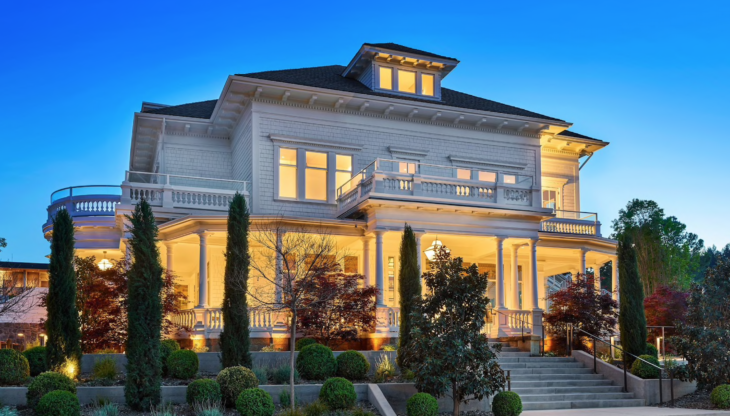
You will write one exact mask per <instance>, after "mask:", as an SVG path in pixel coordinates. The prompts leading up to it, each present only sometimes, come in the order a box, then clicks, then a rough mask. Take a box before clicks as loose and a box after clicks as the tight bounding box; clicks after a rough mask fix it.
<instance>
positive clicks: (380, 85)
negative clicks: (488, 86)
mask: <svg viewBox="0 0 730 416" xmlns="http://www.w3.org/2000/svg"><path fill="white" fill-rule="evenodd" d="M458 64H459V61H458V60H457V59H455V58H449V57H447V56H442V55H436V54H435V53H431V52H426V51H422V50H418V49H413V48H409V47H406V46H402V45H398V44H395V43H365V44H363V45H362V47H361V48H360V50H359V51H358V52H357V54H356V55H355V57H354V58H352V61H350V64H349V65H347V68H345V71H344V72H343V74H342V76H344V77H347V78H353V79H357V80H358V81H360V82H362V83H363V84H364V85H366V86H367V87H368V88H370V89H372V90H373V91H378V92H383V93H387V94H394V95H403V96H408V97H418V98H423V99H432V100H441V80H442V79H444V78H446V76H447V75H448V74H449V73H450V72H451V71H452V70H453V69H454V68H456V65H458Z"/></svg>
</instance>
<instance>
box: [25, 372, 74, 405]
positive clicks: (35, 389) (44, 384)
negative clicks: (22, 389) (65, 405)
mask: <svg viewBox="0 0 730 416" xmlns="http://www.w3.org/2000/svg"><path fill="white" fill-rule="evenodd" d="M55 390H63V391H67V392H69V393H73V394H76V384H75V383H74V382H73V380H71V379H70V378H68V377H66V376H65V375H63V374H61V373H54V372H52V371H47V372H45V373H41V374H39V375H38V377H36V378H34V379H33V381H31V383H30V385H29V386H28V392H27V393H26V394H25V397H26V399H27V401H28V407H30V408H31V409H35V408H36V406H38V402H39V401H40V400H41V397H43V396H45V395H46V394H48V393H50V392H52V391H55Z"/></svg>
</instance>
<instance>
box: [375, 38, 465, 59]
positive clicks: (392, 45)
mask: <svg viewBox="0 0 730 416" xmlns="http://www.w3.org/2000/svg"><path fill="white" fill-rule="evenodd" d="M363 46H374V47H376V48H383V49H390V50H391V51H398V52H403V53H415V54H418V55H423V56H430V57H431V58H441V59H450V60H452V61H458V59H456V58H449V57H448V56H443V55H437V54H435V53H431V52H426V51H422V50H420V49H413V48H409V47H408V46H403V45H399V44H397V43H390V42H388V43H363Z"/></svg>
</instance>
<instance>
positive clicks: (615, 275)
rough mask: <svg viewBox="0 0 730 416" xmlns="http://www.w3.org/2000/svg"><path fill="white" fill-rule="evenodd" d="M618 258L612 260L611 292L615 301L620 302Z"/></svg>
mask: <svg viewBox="0 0 730 416" xmlns="http://www.w3.org/2000/svg"><path fill="white" fill-rule="evenodd" d="M618 287H619V286H618V256H614V257H613V258H611V291H612V292H613V295H612V296H613V299H614V300H615V301H617V302H618V301H619V296H618Z"/></svg>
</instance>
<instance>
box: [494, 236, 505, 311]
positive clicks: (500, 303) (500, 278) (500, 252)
mask: <svg viewBox="0 0 730 416" xmlns="http://www.w3.org/2000/svg"><path fill="white" fill-rule="evenodd" d="M495 242H496V243H497V252H496V254H497V255H496V262H497V309H507V308H505V307H504V237H500V236H498V237H495Z"/></svg>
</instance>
